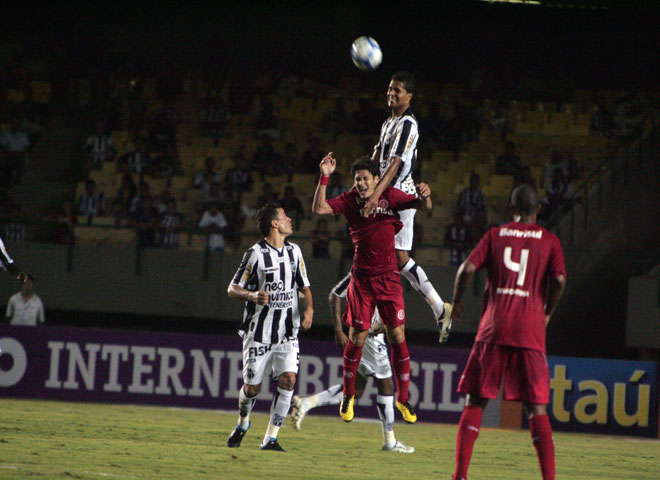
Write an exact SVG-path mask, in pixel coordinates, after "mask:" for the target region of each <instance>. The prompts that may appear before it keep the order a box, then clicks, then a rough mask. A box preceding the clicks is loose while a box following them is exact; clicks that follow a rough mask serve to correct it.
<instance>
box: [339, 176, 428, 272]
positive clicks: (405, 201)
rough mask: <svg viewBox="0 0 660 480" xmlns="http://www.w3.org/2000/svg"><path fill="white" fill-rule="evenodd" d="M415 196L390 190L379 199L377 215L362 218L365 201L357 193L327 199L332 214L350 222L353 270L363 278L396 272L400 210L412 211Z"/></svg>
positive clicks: (390, 188) (352, 192) (394, 189)
mask: <svg viewBox="0 0 660 480" xmlns="http://www.w3.org/2000/svg"><path fill="white" fill-rule="evenodd" d="M415 201H416V197H415V196H414V195H408V194H407V193H403V192H402V191H401V190H399V189H398V188H392V187H387V188H386V189H385V191H384V192H383V194H382V195H381V196H380V199H379V200H378V208H377V209H376V214H375V215H369V216H368V217H363V216H362V212H363V209H364V204H365V200H362V199H360V196H359V195H358V193H357V192H356V191H350V192H346V193H342V194H341V195H339V196H338V197H336V198H332V199H330V200H328V204H330V207H331V208H332V211H333V213H335V214H337V213H341V214H343V215H344V216H345V217H346V220H348V226H349V231H350V234H351V239H352V240H353V246H354V247H355V255H354V257H353V271H354V272H356V273H359V274H362V275H380V274H383V273H385V272H389V271H392V270H396V269H397V265H396V255H395V253H394V235H396V233H397V232H398V231H399V230H401V227H402V224H401V220H399V213H398V211H399V210H406V209H408V208H412V207H413V205H414V203H415Z"/></svg>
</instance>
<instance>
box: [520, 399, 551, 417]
mask: <svg viewBox="0 0 660 480" xmlns="http://www.w3.org/2000/svg"><path fill="white" fill-rule="evenodd" d="M525 411H526V412H527V418H528V419H532V418H533V417H536V416H538V415H547V414H548V409H547V408H546V406H545V405H544V404H541V403H525Z"/></svg>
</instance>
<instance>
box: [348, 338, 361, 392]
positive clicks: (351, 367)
mask: <svg viewBox="0 0 660 480" xmlns="http://www.w3.org/2000/svg"><path fill="white" fill-rule="evenodd" d="M361 358H362V346H359V347H358V346H357V345H355V344H354V343H353V342H351V341H350V340H349V341H348V343H347V344H346V348H344V395H348V396H350V397H352V396H354V395H355V374H356V373H357V369H358V367H359V366H360V359H361Z"/></svg>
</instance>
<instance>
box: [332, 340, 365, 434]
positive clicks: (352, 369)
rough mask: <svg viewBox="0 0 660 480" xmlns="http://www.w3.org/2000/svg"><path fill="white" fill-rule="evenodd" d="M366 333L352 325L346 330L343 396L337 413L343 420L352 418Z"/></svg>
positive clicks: (347, 420)
mask: <svg viewBox="0 0 660 480" xmlns="http://www.w3.org/2000/svg"><path fill="white" fill-rule="evenodd" d="M368 334H369V331H368V330H356V329H355V328H354V327H351V328H350V329H349V331H348V343H347V344H346V348H344V397H343V398H342V401H341V405H340V406H339V415H340V416H341V418H342V420H344V421H345V422H350V421H351V420H353V416H354V413H353V402H354V401H355V377H356V375H357V370H358V367H359V366H360V359H361V358H362V347H363V346H364V342H365V340H366V339H367V335H368Z"/></svg>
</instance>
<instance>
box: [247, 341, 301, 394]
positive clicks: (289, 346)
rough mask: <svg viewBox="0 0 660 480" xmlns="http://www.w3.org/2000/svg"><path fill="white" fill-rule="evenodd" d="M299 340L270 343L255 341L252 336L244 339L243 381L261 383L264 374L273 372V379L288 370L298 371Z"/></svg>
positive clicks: (252, 383)
mask: <svg viewBox="0 0 660 480" xmlns="http://www.w3.org/2000/svg"><path fill="white" fill-rule="evenodd" d="M299 352H300V349H299V347H298V340H285V341H284V342H282V343H278V344H275V345H270V344H267V343H259V342H255V341H254V340H252V339H250V338H246V339H244V340H243V382H245V383H246V384H248V385H259V384H261V382H262V381H263V379H264V375H266V374H271V375H272V378H273V380H277V379H278V378H279V376H280V375H282V374H283V373H286V372H293V373H295V374H297V373H298V365H299V358H298V357H299Z"/></svg>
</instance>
